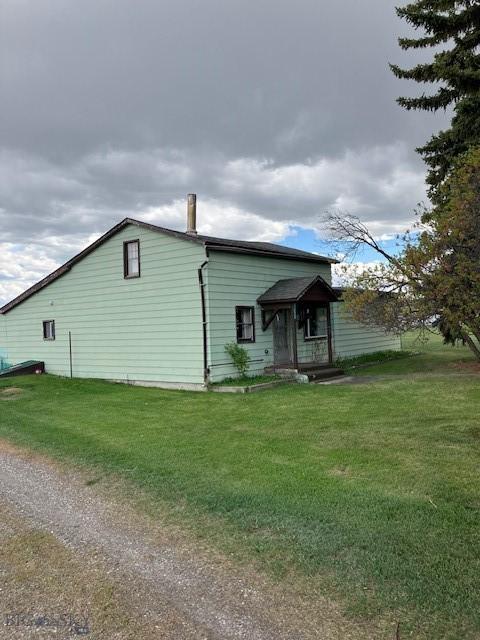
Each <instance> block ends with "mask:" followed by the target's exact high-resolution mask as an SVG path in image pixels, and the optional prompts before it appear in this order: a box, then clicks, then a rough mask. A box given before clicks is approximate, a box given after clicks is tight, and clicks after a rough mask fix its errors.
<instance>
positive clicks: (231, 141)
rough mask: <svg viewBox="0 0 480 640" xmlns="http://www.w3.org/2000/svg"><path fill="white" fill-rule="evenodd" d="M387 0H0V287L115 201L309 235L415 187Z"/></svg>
mask: <svg viewBox="0 0 480 640" xmlns="http://www.w3.org/2000/svg"><path fill="white" fill-rule="evenodd" d="M401 1H402V0H397V2H395V1H393V0H363V2H359V1H358V0H343V1H342V2H335V1H334V0H330V1H328V2H327V1H325V0H296V1H295V2H293V1H292V0H289V1H287V0H255V2H245V0H82V1H81V2H79V1H78V0H0V95H1V100H0V144H1V147H0V225H1V226H0V229H1V236H0V302H1V301H6V300H8V299H10V298H11V297H13V296H14V295H16V294H18V293H20V291H22V290H23V289H24V288H25V287H26V286H29V285H30V284H32V282H34V281H36V280H38V279H39V278H40V277H42V276H43V275H45V274H46V273H48V272H50V271H51V270H52V269H53V268H55V267H56V266H57V265H58V264H59V263H61V262H63V261H65V260H66V259H67V258H69V257H71V255H73V254H74V253H76V252H77V251H78V250H79V249H80V248H82V247H83V246H84V245H85V244H87V243H88V242H89V241H91V240H93V239H94V238H95V237H97V236H98V235H100V234H101V233H103V232H104V231H105V230H107V229H108V228H109V227H110V226H112V225H113V224H115V223H116V222H118V221H119V220H121V219H122V218H124V217H126V216H130V217H135V218H139V219H142V220H148V221H151V222H154V223H158V224H161V225H164V226H170V227H173V228H177V229H183V228H184V223H185V220H184V218H185V194H186V193H188V192H196V193H197V194H198V216H199V230H200V232H204V233H210V234H213V235H219V236H224V237H238V238H245V239H263V240H269V241H276V242H283V243H287V244H291V245H293V246H298V247H305V248H307V249H310V250H314V251H315V250H319V247H321V242H319V240H318V237H319V236H320V237H321V229H320V220H321V218H322V216H323V215H324V213H325V212H326V211H332V210H340V211H344V212H349V213H351V214H356V215H358V216H360V217H361V218H362V219H363V220H365V221H366V222H368V223H369V225H370V226H371V228H372V229H373V230H374V231H375V232H376V233H377V234H378V235H386V236H388V234H392V233H395V232H396V231H400V230H402V229H403V228H404V227H405V226H406V225H408V223H409V222H410V221H411V219H412V210H413V209H414V207H415V205H416V204H417V202H419V201H420V200H424V199H425V193H424V167H423V165H422V163H421V161H420V160H419V159H418V158H417V157H416V154H415V152H414V148H415V147H416V146H418V145H419V144H422V143H423V142H424V141H425V140H426V139H427V138H428V137H429V136H430V135H431V134H432V133H433V132H434V131H436V130H437V129H438V128H439V127H440V126H442V124H443V122H442V119H441V117H435V116H432V115H429V114H418V113H407V112H404V111H403V110H402V109H400V107H398V106H397V105H396V103H395V97H396V96H397V95H399V94H402V93H403V94H405V93H407V94H408V93H410V92H414V93H418V88H417V87H411V86H409V85H408V83H405V82H401V81H399V80H397V79H395V78H394V77H393V75H392V74H391V72H390V71H389V69H388V62H389V61H390V62H400V63H401V64H406V65H408V64H410V63H411V62H412V61H415V60H417V59H419V58H418V54H417V57H416V58H414V57H412V55H410V54H406V53H404V52H401V51H400V49H399V48H398V46H397V43H396V37H397V36H398V35H401V34H405V33H407V27H406V25H405V24H403V23H402V22H401V21H400V20H399V19H398V18H397V17H396V14H395V11H394V7H395V4H398V2H401Z"/></svg>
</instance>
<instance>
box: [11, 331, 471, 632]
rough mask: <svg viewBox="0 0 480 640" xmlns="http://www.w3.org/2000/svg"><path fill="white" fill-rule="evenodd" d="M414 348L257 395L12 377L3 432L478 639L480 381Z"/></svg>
mask: <svg viewBox="0 0 480 640" xmlns="http://www.w3.org/2000/svg"><path fill="white" fill-rule="evenodd" d="M408 348H409V349H410V348H412V347H411V345H410V344H408ZM415 348H416V349H417V350H422V354H421V355H419V356H415V357H411V358H405V359H403V360H396V361H391V362H385V363H383V364H380V365H375V366H373V367H371V368H365V369H362V370H359V371H358V373H357V374H356V375H359V376H362V375H366V374H368V375H371V374H372V373H375V374H378V375H382V376H384V377H382V378H381V379H380V380H379V381H378V382H374V383H372V382H368V381H367V382H366V383H365V384H358V385H351V386H348V385H344V386H343V385H331V386H322V385H285V386H281V387H278V388H275V389H272V390H268V391H265V392H264V393H261V394H251V395H250V394H246V395H235V394H225V395H223V394H200V393H190V392H174V391H162V390H158V389H142V388H139V387H125V386H123V385H113V384H108V383H105V382H100V381H91V380H65V379H60V378H53V377H48V376H39V377H25V378H16V379H15V381H14V384H15V386H16V387H21V388H22V389H23V391H24V393H23V394H21V395H18V396H16V397H15V398H10V399H9V401H5V400H0V437H3V438H6V439H8V440H10V441H12V442H15V443H18V444H20V445H25V446H28V447H31V448H33V449H37V450H41V451H44V452H47V453H49V454H50V455H51V456H53V457H57V458H59V459H61V460H66V461H67V462H71V463H75V464H77V465H83V466H87V467H89V468H93V470H94V472H95V473H96V474H100V475H101V474H107V475H108V474H109V473H111V474H116V475H118V476H120V477H121V478H123V479H125V480H126V481H127V482H128V483H131V484H132V485H133V486H135V487H138V488H140V489H142V490H143V491H145V492H146V493H147V494H148V496H149V497H150V498H149V499H150V500H151V501H152V503H154V504H158V505H162V508H164V507H165V506H167V508H169V509H170V510H171V514H172V518H175V517H178V518H179V519H180V520H181V521H182V522H183V523H184V525H185V526H189V527H191V529H192V530H193V531H195V535H198V536H203V537H204V538H207V539H208V540H209V541H210V542H211V544H214V545H216V546H218V547H220V548H221V549H224V550H228V552H229V553H234V554H237V556H238V558H239V559H248V560H251V559H254V560H255V562H256V563H258V564H259V565H260V566H261V567H263V568H264V569H265V570H266V571H268V572H270V573H271V574H272V575H274V576H276V577H277V578H278V579H282V578H285V576H287V575H288V579H289V580H298V581H299V583H300V582H301V583H302V584H303V583H305V584H306V585H307V586H308V585H309V584H310V585H317V586H319V588H321V589H323V590H327V592H328V593H330V594H333V595H335V596H336V597H338V598H340V599H341V602H343V603H344V607H346V609H347V611H348V612H349V613H350V614H351V615H353V616H357V617H361V618H364V617H373V618H376V617H382V616H387V617H389V616H393V618H392V619H400V620H401V621H402V634H406V635H405V637H414V638H433V637H435V638H450V639H451V640H457V639H458V638H464V639H467V638H472V639H473V638H478V637H479V634H480V607H479V600H480V585H479V574H480V552H479V548H480V547H479V543H480V528H479V517H480V482H479V477H478V460H479V449H480V424H479V420H478V416H479V415H480V384H479V383H480V379H479V377H478V374H476V375H474V374H472V373H463V374H461V375H457V373H458V371H460V372H461V371H462V370H461V369H460V370H458V369H457V365H458V363H459V362H462V361H465V362H468V361H469V360H471V358H470V356H469V353H468V351H467V350H466V349H463V348H458V349H452V348H451V347H444V346H443V345H441V344H440V342H438V341H436V342H433V343H430V344H429V345H426V346H420V347H419V346H417V347H415ZM452 373H453V374H455V375H452ZM412 374H413V375H412ZM10 384H12V381H8V380H4V381H2V382H0V389H1V388H2V387H5V386H6V385H10ZM0 397H1V396H0ZM312 589H313V587H312ZM408 634H411V635H408ZM403 637H404V636H403V635H402V638H403Z"/></svg>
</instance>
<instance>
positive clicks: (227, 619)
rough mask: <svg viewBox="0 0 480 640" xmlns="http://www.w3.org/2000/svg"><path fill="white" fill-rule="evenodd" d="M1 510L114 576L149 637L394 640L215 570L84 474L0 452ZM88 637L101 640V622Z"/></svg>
mask: <svg viewBox="0 0 480 640" xmlns="http://www.w3.org/2000/svg"><path fill="white" fill-rule="evenodd" d="M2 503H3V504H4V505H8V510H11V511H12V513H14V514H15V517H16V518H17V519H21V520H22V522H25V523H28V526H29V527H35V528H36V529H38V530H41V531H43V532H46V533H48V535H50V536H52V537H53V538H54V539H55V541H56V543H58V544H60V545H61V546H62V547H63V548H65V549H66V550H68V552H69V553H73V554H74V556H75V559H76V562H77V563H78V561H79V559H80V560H82V559H83V560H84V566H85V567H86V568H87V567H88V570H90V569H95V571H96V572H97V575H99V576H100V574H101V576H102V579H103V578H104V577H107V578H108V579H109V580H110V581H112V584H113V585H117V586H114V587H112V590H113V592H114V593H115V590H116V589H117V588H118V589H119V590H120V591H121V590H122V589H123V590H124V591H125V590H126V591H127V594H129V595H128V597H127V601H128V606H129V607H131V608H133V609H134V610H135V611H136V612H137V614H138V616H140V617H141V618H142V620H146V622H147V625H148V623H149V621H154V622H155V628H156V629H157V630H158V633H156V634H155V633H153V635H152V637H163V638H172V639H174V640H177V639H178V640H181V639H183V638H184V639H186V640H187V639H190V638H195V639H197V638H198V639H200V638H205V639H210V638H211V639H219V640H220V639H221V640H228V639H237V638H243V639H248V640H250V639H251V640H282V639H287V638H288V639H293V638H295V639H300V638H321V639H322V640H347V639H348V638H355V640H361V639H363V638H369V639H371V638H373V637H375V638H391V637H393V635H391V633H390V631H389V630H388V629H387V628H385V627H384V628H383V629H379V628H377V629H372V627H371V626H369V627H367V626H363V625H361V624H355V623H353V622H352V621H350V620H348V619H346V618H345V617H344V616H343V615H342V614H341V613H340V611H339V609H338V607H337V606H336V605H335V604H334V603H332V602H331V601H329V600H328V599H326V598H323V597H321V596H318V598H315V604H314V606H313V607H312V601H310V602H306V601H304V600H302V599H301V598H300V597H299V596H297V595H295V594H293V593H290V592H289V591H288V587H287V586H284V587H282V586H279V585H271V584H270V583H268V582H267V580H266V579H265V578H264V577H261V576H259V575H257V574H255V572H254V571H253V570H251V569H249V568H245V569H242V568H239V567H238V566H236V565H234V564H233V563H229V561H228V560H226V561H225V562H218V560H217V559H216V560H212V561H210V560H209V557H208V554H205V553H203V552H201V551H199V553H198V554H197V553H196V550H195V547H194V546H193V547H192V546H188V545H185V544H184V542H183V541H180V540H179V541H178V542H177V541H176V540H175V538H172V537H171V536H170V537H168V536H163V535H161V533H158V532H159V531H161V523H157V525H158V527H157V528H155V530H151V529H149V527H148V523H145V522H142V521H141V517H140V516H138V514H137V515H135V514H133V512H132V513H131V512H129V510H128V509H125V508H124V507H123V506H122V507H120V506H119V505H118V504H117V503H115V501H113V500H109V499H106V498H105V496H103V495H101V494H100V493H99V492H98V491H97V490H96V489H95V487H92V486H86V485H85V481H84V478H83V479H82V477H81V476H80V475H78V474H76V473H68V474H67V473H65V472H64V471H62V470H59V469H58V468H57V467H56V466H54V465H53V464H51V463H50V462H49V461H48V460H44V459H40V458H37V457H34V456H32V455H26V454H24V453H21V452H19V451H17V450H16V449H13V448H12V447H9V446H6V445H5V444H3V446H2V445H1V443H0V509H1V508H2ZM0 536H1V528H0ZM92 559H93V560H92ZM50 562H52V560H50ZM48 569H49V568H48V566H46V567H45V570H46V571H48ZM86 570H87V569H86ZM1 579H2V567H1V565H0V580H1ZM0 596H1V593H0ZM87 604H88V603H87ZM0 613H2V614H3V613H4V612H2V611H1V610H0ZM162 621H163V622H162ZM165 621H168V625H167V626H165V625H166V622H165ZM162 624H163V627H162ZM388 626H389V625H388ZM162 629H163V631H162ZM390 629H391V627H390ZM2 631H3V632H2ZM11 632H12V629H10V628H9V627H4V628H3V630H2V629H1V628H0V635H1V637H5V638H8V637H10V638H13V637H15V638H16V637H20V636H13V635H12V634H11ZM29 632H30V631H29ZM32 633H34V636H33V635H31V636H27V635H25V636H22V637H35V638H38V637H45V636H41V633H40V634H39V633H38V632H37V631H35V632H34V631H32ZM52 637H53V636H52ZM55 637H59V636H58V635H56V636H55ZM65 637H70V636H68V635H67V636H65ZM90 637H92V638H96V637H100V636H99V635H96V631H95V620H93V621H92V627H91V630H90ZM101 637H102V638H108V637H112V638H124V637H130V636H128V635H127V634H126V632H125V634H124V635H122V632H121V630H118V629H116V631H115V633H113V632H112V634H111V635H109V634H108V633H106V631H105V630H103V632H102V634H101ZM142 637H143V636H142ZM144 637H145V638H146V637H147V633H146V632H145V636H144ZM149 637H150V636H149Z"/></svg>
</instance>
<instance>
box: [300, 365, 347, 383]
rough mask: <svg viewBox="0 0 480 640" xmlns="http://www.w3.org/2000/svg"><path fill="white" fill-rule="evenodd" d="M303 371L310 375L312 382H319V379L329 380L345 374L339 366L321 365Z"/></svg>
mask: <svg viewBox="0 0 480 640" xmlns="http://www.w3.org/2000/svg"><path fill="white" fill-rule="evenodd" d="M302 373H303V374H304V375H306V376H308V379H309V381H310V382H318V381H319V380H328V379H330V378H337V377H338V376H343V375H345V373H344V371H343V370H342V369H338V368H337V367H321V368H318V369H310V370H309V371H302Z"/></svg>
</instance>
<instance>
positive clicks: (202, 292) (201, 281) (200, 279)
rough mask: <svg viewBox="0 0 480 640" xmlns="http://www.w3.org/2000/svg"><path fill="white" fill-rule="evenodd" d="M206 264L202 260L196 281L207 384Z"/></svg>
mask: <svg viewBox="0 0 480 640" xmlns="http://www.w3.org/2000/svg"><path fill="white" fill-rule="evenodd" d="M207 264H208V253H207V260H205V262H202V264H201V265H200V268H199V269H198V283H199V285H200V297H201V301H202V329H203V384H204V385H205V386H207V385H208V378H209V373H210V370H209V368H208V333H207V308H206V303H205V287H206V284H205V282H204V279H203V268H204V267H205V266H206V265H207Z"/></svg>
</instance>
